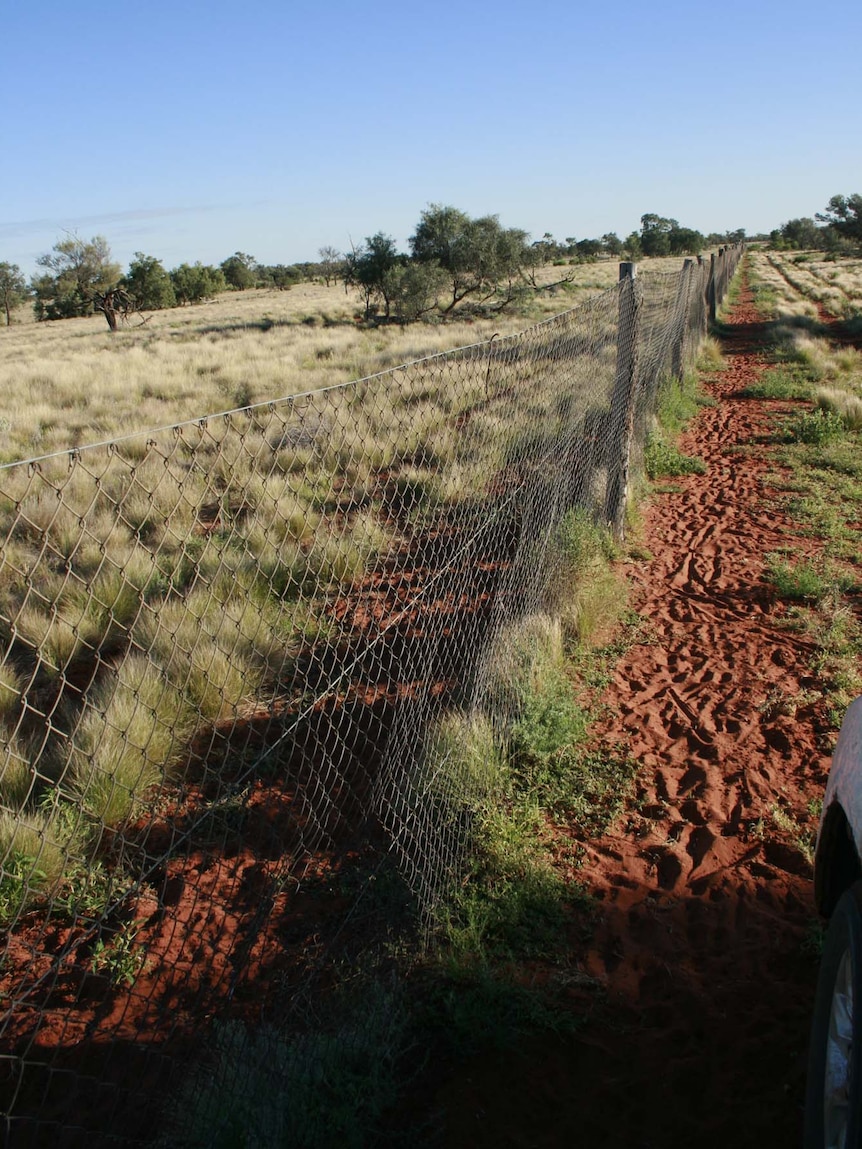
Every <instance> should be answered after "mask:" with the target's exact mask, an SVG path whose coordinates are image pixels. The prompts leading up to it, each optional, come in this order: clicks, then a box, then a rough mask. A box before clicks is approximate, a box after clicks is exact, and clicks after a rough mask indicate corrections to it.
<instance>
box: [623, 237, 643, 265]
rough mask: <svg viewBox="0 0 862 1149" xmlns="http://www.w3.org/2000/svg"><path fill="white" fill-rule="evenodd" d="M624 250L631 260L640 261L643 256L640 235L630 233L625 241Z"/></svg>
mask: <svg viewBox="0 0 862 1149" xmlns="http://www.w3.org/2000/svg"><path fill="white" fill-rule="evenodd" d="M623 250H624V252H625V254H626V255H627V256H628V257H629V259H640V257H641V256H642V255H643V247H642V245H641V237H640V233H639V232H636V231H632V232H630V233H629V234H628V235H627V236H626V238H625V239H624V240H623Z"/></svg>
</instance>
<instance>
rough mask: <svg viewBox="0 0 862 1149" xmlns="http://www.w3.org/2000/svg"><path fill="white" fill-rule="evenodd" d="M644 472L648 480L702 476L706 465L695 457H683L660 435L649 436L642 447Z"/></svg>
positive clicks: (676, 448) (678, 450)
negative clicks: (678, 476)
mask: <svg viewBox="0 0 862 1149" xmlns="http://www.w3.org/2000/svg"><path fill="white" fill-rule="evenodd" d="M644 470H645V471H646V473H647V476H648V478H650V479H667V478H674V477H676V476H677V475H703V474H705V473H706V463H704V461H703V459H700V458H698V457H697V456H696V455H685V454H683V453H682V451H680V449H679V448H678V447H677V446H675V445H674V444H673V443H668V442H666V441H665V440H664V439H663V438H662V437H661V436H660V435H656V434H653V435H650V436H649V438H648V439H647V443H646V446H645V447H644Z"/></svg>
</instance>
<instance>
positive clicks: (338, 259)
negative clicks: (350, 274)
mask: <svg viewBox="0 0 862 1149" xmlns="http://www.w3.org/2000/svg"><path fill="white" fill-rule="evenodd" d="M317 254H318V255H319V256H320V274H321V275H322V276H323V282H324V283H325V284H326V286H327V287H329V285H330V283H337V282H338V277H339V276H340V275H343V274H344V256H343V255H342V254H341V252H340V251H339V250H338V248H336V247H329V246H327V247H321V248H319V249H318V252H317Z"/></svg>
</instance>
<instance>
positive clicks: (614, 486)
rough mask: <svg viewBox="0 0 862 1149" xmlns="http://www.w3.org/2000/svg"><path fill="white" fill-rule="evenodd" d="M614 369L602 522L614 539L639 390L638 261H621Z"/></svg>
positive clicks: (621, 523)
mask: <svg viewBox="0 0 862 1149" xmlns="http://www.w3.org/2000/svg"><path fill="white" fill-rule="evenodd" d="M619 291H620V298H619V326H618V328H617V369H616V376H615V379H614V391H613V395H612V397H611V415H610V423H611V439H610V443H611V447H610V450H611V456H610V459H609V463H608V487H607V494H606V499H605V521H606V522H607V524H608V526H610V527H611V529H612V530H613V532H614V535H615V537H616V538H617V539H620V540H622V539H623V538H624V537H625V510H626V498H627V496H628V485H629V462H630V459H631V450H632V438H633V436H634V425H635V405H636V400H637V390H638V319H639V313H640V291H639V284H638V282H637V264H634V263H621V264H620V287H619Z"/></svg>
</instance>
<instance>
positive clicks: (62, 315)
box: [32, 235, 120, 319]
mask: <svg viewBox="0 0 862 1149" xmlns="http://www.w3.org/2000/svg"><path fill="white" fill-rule="evenodd" d="M36 263H37V264H38V265H39V267H43V268H45V271H44V273H43V274H42V275H37V276H35V277H34V279H33V281H32V286H33V293H34V295H35V302H34V305H33V306H34V309H35V312H36V318H37V319H71V318H74V317H75V316H80V315H90V314H92V311H93V304H94V300H95V296H96V293H97V292H99V293H104V292H105V291H108V290H110V289H111V288H114V287H116V286H117V284H118V283H119V280H120V265H119V264H118V263H114V261H113V259H112V257H111V249H110V248H109V246H108V241H107V240H106V239H105V238H104V236H101V235H95V236H93V238H92V239H91V240H90V241H89V242H85V241H84V240H82V239H80V238H79V237H78V236H77V235H70V236H68V237H67V238H66V239H62V240H60V241H59V242H58V243H55V244H54V247H53V248H52V249H51V251H50V252H49V253H48V254H47V255H40V256H39V258H38V259H37V260H36Z"/></svg>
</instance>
